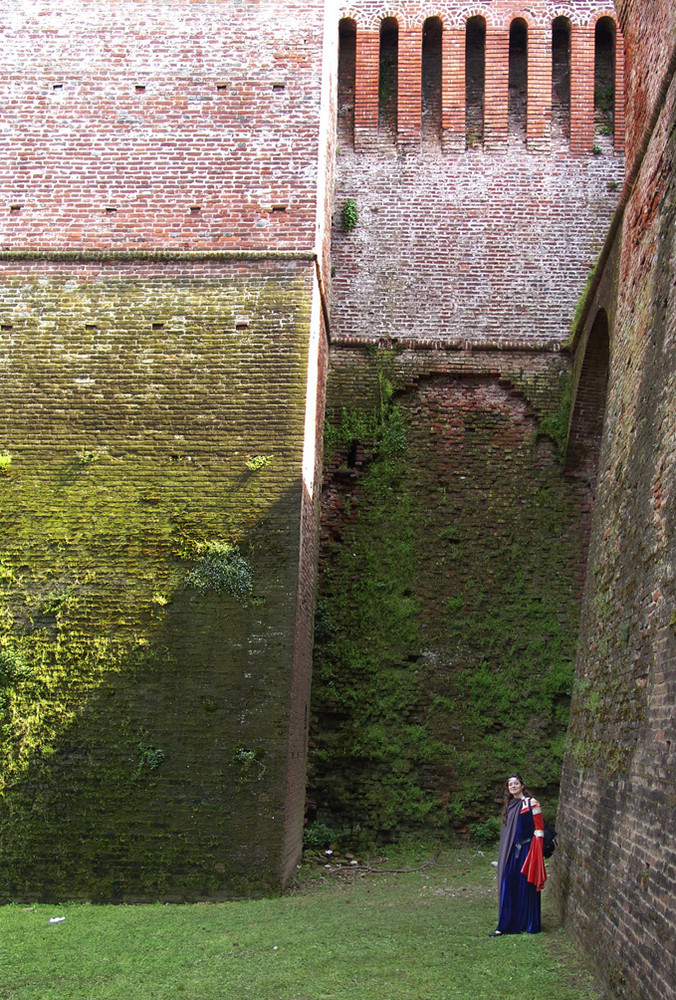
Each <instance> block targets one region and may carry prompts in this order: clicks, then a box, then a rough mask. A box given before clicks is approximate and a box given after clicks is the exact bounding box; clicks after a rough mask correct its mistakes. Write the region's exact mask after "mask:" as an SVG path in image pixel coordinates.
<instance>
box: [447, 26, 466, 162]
mask: <svg viewBox="0 0 676 1000" xmlns="http://www.w3.org/2000/svg"><path fill="white" fill-rule="evenodd" d="M442 45H443V50H442V52H443V54H442V71H441V81H442V83H441V86H442V92H441V101H442V105H441V107H442V111H441V128H442V133H441V134H442V143H443V148H444V150H445V151H447V152H451V153H462V152H463V151H464V149H465V29H464V28H444V34H443V39H442Z"/></svg>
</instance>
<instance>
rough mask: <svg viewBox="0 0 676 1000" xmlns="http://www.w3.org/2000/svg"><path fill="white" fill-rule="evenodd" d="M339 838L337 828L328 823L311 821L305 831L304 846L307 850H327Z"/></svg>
mask: <svg viewBox="0 0 676 1000" xmlns="http://www.w3.org/2000/svg"><path fill="white" fill-rule="evenodd" d="M337 839H338V837H337V834H336V832H335V830H332V829H331V827H330V826H327V825H326V823H311V824H310V825H309V826H306V827H305V830H304V831H303V847H304V848H305V850H306V851H325V850H327V849H328V848H330V847H331V845H332V844H335V842H336V840H337Z"/></svg>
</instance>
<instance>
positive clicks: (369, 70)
mask: <svg viewBox="0 0 676 1000" xmlns="http://www.w3.org/2000/svg"><path fill="white" fill-rule="evenodd" d="M379 68H380V32H379V31H373V30H367V29H366V28H357V60H356V69H355V79H354V145H355V149H359V148H360V147H363V146H364V145H368V144H369V142H371V141H373V139H374V138H375V136H376V134H377V132H378V74H379Z"/></svg>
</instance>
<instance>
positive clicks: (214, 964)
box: [0, 846, 600, 1000]
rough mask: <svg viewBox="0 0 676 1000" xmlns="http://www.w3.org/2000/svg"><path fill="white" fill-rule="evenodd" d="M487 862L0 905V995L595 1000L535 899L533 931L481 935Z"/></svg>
mask: <svg viewBox="0 0 676 1000" xmlns="http://www.w3.org/2000/svg"><path fill="white" fill-rule="evenodd" d="M494 856H495V852H493V851H490V850H487V851H486V852H485V853H483V854H482V853H481V852H478V851H476V850H475V849H471V848H467V847H464V846H461V847H457V848H445V849H444V850H443V851H442V852H441V853H439V854H438V855H434V854H433V852H432V851H430V850H427V851H425V850H424V849H423V848H417V849H413V848H409V850H408V851H407V852H406V853H405V854H401V853H396V854H395V853H394V852H393V853H392V854H390V856H389V858H388V859H387V860H384V859H382V858H378V859H377V861H369V862H364V863H361V864H358V865H352V866H350V865H349V863H344V864H341V863H340V862H339V861H336V862H333V863H332V865H331V867H330V868H324V860H323V859H322V860H321V861H319V862H318V861H316V860H315V861H311V862H308V863H306V864H304V865H303V867H302V868H301V870H300V871H299V875H298V881H297V884H296V885H295V886H294V887H293V889H292V890H291V891H290V892H289V893H288V894H287V895H285V896H284V897H281V898H278V899H262V900H250V901H246V902H232V903H218V904H209V903H200V904H192V905H183V906H181V905H164V904H161V903H157V904H153V905H149V906H90V905H83V904H75V903H72V904H65V905H63V904H62V905H60V906H50V905H44V904H40V905H22V904H12V905H9V906H5V907H2V908H0V998H1V1000H149V998H158V1000H169V998H171V1000H177V998H180V997H181V996H184V997H189V998H191V1000H212V998H214V1000H216V998H218V1000H246V998H248V997H251V998H254V1000H517V998H518V1000H599V997H600V993H599V991H598V990H597V989H595V988H594V984H593V983H592V981H591V979H590V977H589V975H588V974H587V973H586V972H585V970H584V968H583V967H582V966H581V965H580V963H579V962H578V960H577V959H576V957H575V952H574V951H573V949H572V947H571V945H570V944H569V942H568V940H567V939H566V937H565V935H564V933H563V931H562V929H561V928H560V927H559V925H558V920H557V918H556V916H555V913H554V910H553V907H552V906H551V904H550V903H549V901H548V900H547V892H546V890H545V893H544V896H543V933H542V934H536V935H528V934H523V935H518V936H512V937H503V938H489V937H488V934H489V932H490V931H491V930H493V929H494V927H495V921H496V916H497V913H496V893H495V870H494V869H493V868H492V867H491V865H490V860H491V858H493V857H494ZM411 868H413V869H417V870H414V871H402V869H411ZM374 869H378V870H377V871H375V870H374ZM380 869H390V871H381V870H380ZM392 869H395V871H392ZM56 917H65V920H62V921H60V922H59V923H54V924H50V922H49V921H50V919H51V918H56Z"/></svg>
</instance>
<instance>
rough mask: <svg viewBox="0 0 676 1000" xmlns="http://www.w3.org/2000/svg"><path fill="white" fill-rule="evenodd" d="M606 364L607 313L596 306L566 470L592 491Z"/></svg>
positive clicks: (608, 356)
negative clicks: (582, 481)
mask: <svg viewBox="0 0 676 1000" xmlns="http://www.w3.org/2000/svg"><path fill="white" fill-rule="evenodd" d="M609 367H610V334H609V325H608V314H607V313H606V311H605V309H599V310H598V312H597V313H596V316H595V318H594V322H593V324H592V327H591V330H590V331H589V337H588V338H587V343H586V345H585V348H584V358H583V361H582V366H581V368H580V376H579V379H578V382H577V388H576V392H575V401H574V405H573V412H572V416H571V421H570V430H569V432H568V446H567V449H566V471H567V472H569V473H573V474H575V475H577V476H580V477H581V478H583V479H585V480H586V481H587V482H588V483H589V486H590V488H591V491H592V495H593V493H594V490H595V488H596V477H597V474H598V464H599V454H600V450H601V437H602V435H603V421H604V419H605V413H606V394H607V391H608V372H609Z"/></svg>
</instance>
